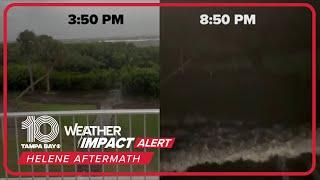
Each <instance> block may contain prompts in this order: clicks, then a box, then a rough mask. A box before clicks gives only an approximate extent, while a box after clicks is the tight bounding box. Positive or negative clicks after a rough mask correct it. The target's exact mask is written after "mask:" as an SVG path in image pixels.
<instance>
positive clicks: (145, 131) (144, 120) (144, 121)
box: [143, 114, 147, 180]
mask: <svg viewBox="0 0 320 180" xmlns="http://www.w3.org/2000/svg"><path fill="white" fill-rule="evenodd" d="M146 126H147V122H146V114H143V138H144V139H145V138H146V136H147V127H146ZM143 151H144V152H147V149H146V147H144V148H143ZM143 168H144V169H143V170H144V173H146V172H147V165H146V164H145V165H143ZM144 179H145V180H146V179H147V176H146V175H144Z"/></svg>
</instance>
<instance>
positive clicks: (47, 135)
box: [21, 115, 61, 149]
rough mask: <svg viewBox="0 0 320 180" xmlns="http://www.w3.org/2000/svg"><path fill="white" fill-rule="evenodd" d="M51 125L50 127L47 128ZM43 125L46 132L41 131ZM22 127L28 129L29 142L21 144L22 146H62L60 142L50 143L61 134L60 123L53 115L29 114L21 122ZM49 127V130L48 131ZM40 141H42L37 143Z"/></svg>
mask: <svg viewBox="0 0 320 180" xmlns="http://www.w3.org/2000/svg"><path fill="white" fill-rule="evenodd" d="M46 126H50V128H46ZM41 127H43V129H45V130H44V132H41ZM21 129H23V130H24V129H26V130H27V143H24V144H21V147H22V148H28V149H54V148H60V147H61V145H60V144H49V143H50V142H52V141H54V140H55V139H56V138H57V136H58V135H59V130H60V129H59V124H58V122H57V121H56V120H55V119H54V118H53V117H51V116H47V115H43V116H39V117H38V118H36V116H27V118H26V120H24V121H23V122H22V123H21ZM48 129H49V132H47V131H48ZM37 141H39V142H40V143H36V142H37Z"/></svg>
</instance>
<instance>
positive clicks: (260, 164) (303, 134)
mask: <svg viewBox="0 0 320 180" xmlns="http://www.w3.org/2000/svg"><path fill="white" fill-rule="evenodd" d="M258 125H259V124H256V125H253V124H247V123H244V122H237V124H235V123H233V124H230V123H228V124H224V123H223V122H216V123H215V124H212V123H211V124H207V125H206V126H200V125H199V126H189V127H184V128H179V129H174V130H173V129H171V130H168V131H167V132H164V131H162V133H163V134H167V135H169V134H175V135H176V144H175V147H174V149H172V150H170V151H162V162H161V167H162V170H163V171H199V170H201V171H233V170H235V171H287V170H288V169H291V170H292V169H294V170H295V171H306V170H307V169H309V167H308V166H309V165H310V164H311V163H310V162H311V155H310V153H311V128H310V127H309V126H303V125H301V126H299V127H295V128H292V127H290V128H288V127H285V126H284V125H283V124H276V125H273V126H272V127H267V128H262V127H259V126H258ZM294 164H302V165H297V166H296V165H294ZM291 165H292V166H291Z"/></svg>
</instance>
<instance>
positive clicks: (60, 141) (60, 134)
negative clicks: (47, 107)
mask: <svg viewBox="0 0 320 180" xmlns="http://www.w3.org/2000/svg"><path fill="white" fill-rule="evenodd" d="M59 124H60V127H63V126H62V123H61V115H59ZM59 137H60V139H59V143H60V152H62V131H61V129H60V133H59ZM61 172H64V167H63V164H61ZM61 179H62V180H63V179H64V177H63V175H62V176H61Z"/></svg>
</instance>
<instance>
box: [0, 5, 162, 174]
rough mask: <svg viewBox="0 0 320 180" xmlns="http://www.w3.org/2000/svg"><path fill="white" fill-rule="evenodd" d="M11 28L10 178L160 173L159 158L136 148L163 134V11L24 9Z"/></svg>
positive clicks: (12, 17) (12, 15)
mask: <svg viewBox="0 0 320 180" xmlns="http://www.w3.org/2000/svg"><path fill="white" fill-rule="evenodd" d="M7 22H8V23H7V36H6V37H7V43H6V46H7V63H8V65H7V97H8V103H7V104H3V106H7V109H8V118H7V134H6V135H7V166H8V168H9V169H10V170H11V171H14V172H22V173H24V172H31V173H37V172H50V173H52V172H59V173H60V172H75V173H77V172H114V173H117V172H120V173H121V172H130V173H135V172H157V171H158V170H159V167H160V162H159V154H160V152H159V149H146V148H136V147H135V146H134V144H135V142H136V141H138V139H139V138H144V137H153V138H157V137H158V136H159V134H160V130H159V124H160V122H159V121H160V119H159V109H158V108H159V82H160V79H159V71H160V67H159V8H158V7H54V6H53V7H31V6H28V7H21V6H19V7H13V8H11V9H10V10H9V12H8V15H7ZM1 74H2V73H1ZM133 109H135V110H133ZM99 132H100V133H99ZM105 132H106V133H105ZM1 176H2V177H5V176H7V174H6V173H5V172H3V174H1Z"/></svg>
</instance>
